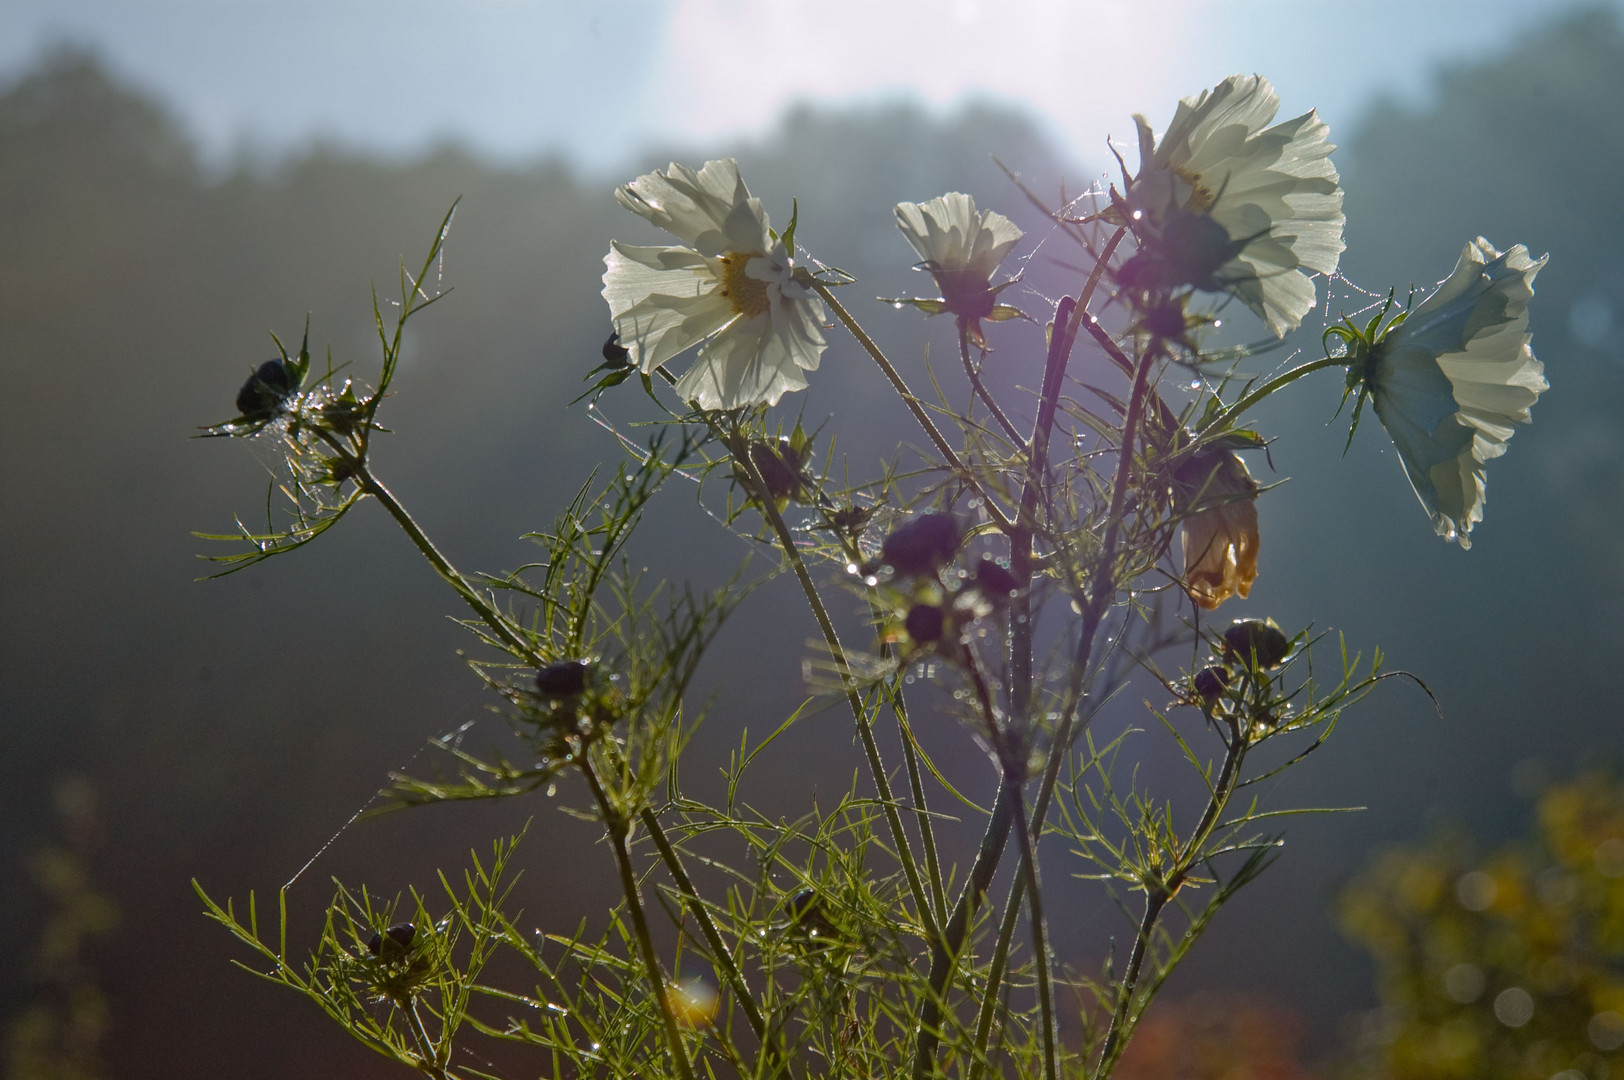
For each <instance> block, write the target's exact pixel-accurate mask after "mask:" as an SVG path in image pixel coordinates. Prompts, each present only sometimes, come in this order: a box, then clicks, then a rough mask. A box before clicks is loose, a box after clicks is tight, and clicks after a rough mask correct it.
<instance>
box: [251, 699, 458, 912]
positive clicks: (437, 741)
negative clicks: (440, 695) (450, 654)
mask: <svg viewBox="0 0 1624 1080" xmlns="http://www.w3.org/2000/svg"><path fill="white" fill-rule="evenodd" d="M480 719H481V718H480V717H478V716H475V717H473V718H471V719H468V720H465V721H463V722H462V723H461V724H459V725H458V726H457V727H455V728H453V729H452V730H451V731H450V732H448V733H446V734H444V735H440V736H437V737H435V738H433V739H430V740H428V741H427V742H425V743H423V744H422V745H421V746H419V747H418V748H417V749H416V750H414V751H412V753H411V754H410V755H409V756H408V757H407V758H406V760H405V761H403V762H401V763H400V764H399V765H397V766H396V767H395V768H393V769H391V770H390V773H389V774H390V775H392V776H393V775H398V774H401V773H406V772H408V771H409V770H410V769H411V767H412V765H414V764H415V763H416V762H417V760H418V758H420V757H422V756H423V753H424V752H425V751H427V750H431V749H435V750H438V749H441V748H445V749H452V750H455V749H457V748H458V747H460V746H461V745H462V742H463V739H464V738H465V737H466V736H467V735H468V733H469V732H470V731H472V730H473V729H474V727H475V725H477V724H478V723H479V721H480ZM388 791H389V788H388V787H387V786H385V787H381V788H379V789H378V790H377V791H375V792H373V793H372V794H371V795H370V796H369V797H368V798H367V800H366V801H365V802H363V803H362V804H361V805H360V806H358V807H356V809H355V812H354V813H352V814H351V815H350V816H349V817H347V818H345V819H344V821H343V823H342V824H341V825H339V827H338V829H337V830H336V831H334V833H333V835H331V836H329V837H328V838H327V839H326V840H325V841H324V842H323V843H322V845H321V846H320V847H319V848H317V849H316V852H315V854H313V855H311V856H310V858H308V859H306V860H305V863H304V865H303V866H301V867H299V869H298V870H296V871H294V873H293V876H292V877H290V878H288V880H287V882H286V883H285V884H284V885H283V886H282V888H283V890H284V891H285V890H288V889H291V888H292V887H293V886H294V883H295V882H297V881H298V880H299V879H300V878H301V877H303V876H304V873H305V871H306V870H309V869H310V868H311V867H312V866H314V865H315V864H316V861H317V860H318V859H320V858H321V857H322V856H323V855H325V854H326V853H327V849H328V848H330V847H332V846H333V845H334V844H335V843H337V842H338V838H339V837H341V836H343V835H344V834H345V833H346V832H347V831H349V828H350V826H352V825H354V824H355V823H356V822H357V821H358V820H360V818H361V816H362V815H363V814H365V813H366V812H367V811H368V810H371V809H372V808H373V807H374V806H376V805H377V804H378V800H379V799H381V798H383V797H384V796H385V795H386V794H387V793H388Z"/></svg>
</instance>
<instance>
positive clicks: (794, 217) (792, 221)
mask: <svg viewBox="0 0 1624 1080" xmlns="http://www.w3.org/2000/svg"><path fill="white" fill-rule="evenodd" d="M789 205H790V211H789V224H788V225H786V226H785V227H784V235H783V238H782V239H783V241H784V252H785V254H787V255H788V256H789V257H790V258H792V259H793V258H794V257H795V226H796V225H798V224H800V220H801V203H800V200H799V199H791V200H790V202H789Z"/></svg>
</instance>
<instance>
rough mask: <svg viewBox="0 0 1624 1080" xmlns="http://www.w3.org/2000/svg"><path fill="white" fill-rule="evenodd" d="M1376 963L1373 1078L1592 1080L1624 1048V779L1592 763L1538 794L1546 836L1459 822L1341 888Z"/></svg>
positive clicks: (1368, 1058) (1368, 1048)
mask: <svg viewBox="0 0 1624 1080" xmlns="http://www.w3.org/2000/svg"><path fill="white" fill-rule="evenodd" d="M1339 912H1340V916H1341V923H1342V927H1343V930H1344V931H1345V932H1346V933H1347V934H1348V936H1349V937H1350V938H1352V939H1353V940H1354V941H1356V942H1358V943H1359V944H1360V945H1362V946H1363V947H1364V948H1366V949H1367V950H1369V952H1370V953H1371V955H1372V956H1373V957H1374V958H1375V960H1376V967H1377V990H1378V993H1379V996H1380V1001H1381V1005H1380V1007H1379V1008H1378V1009H1377V1010H1376V1011H1374V1012H1372V1013H1371V1014H1370V1015H1369V1016H1368V1018H1367V1021H1366V1024H1365V1026H1364V1030H1363V1032H1362V1033H1361V1034H1362V1038H1361V1044H1362V1045H1361V1046H1360V1051H1361V1053H1360V1057H1361V1058H1362V1059H1363V1069H1362V1070H1361V1071H1360V1073H1359V1075H1363V1076H1373V1077H1383V1078H1389V1080H1452V1078H1456V1077H1460V1078H1466V1077H1471V1078H1474V1080H1545V1078H1548V1077H1559V1078H1560V1080H1582V1078H1583V1080H1588V1078H1590V1077H1598V1076H1599V1077H1605V1076H1607V1075H1609V1073H1610V1072H1611V1071H1612V1070H1611V1069H1610V1068H1609V1063H1612V1064H1615V1065H1616V1063H1617V1062H1618V1055H1617V1053H1616V1051H1618V1050H1619V1048H1620V1047H1624V781H1621V780H1620V778H1619V777H1618V776H1617V774H1616V773H1615V774H1608V773H1605V772H1601V771H1592V772H1586V773H1584V774H1583V775H1581V776H1580V777H1579V778H1577V779H1576V780H1572V781H1568V782H1565V783H1559V784H1556V785H1553V786H1552V787H1550V788H1549V789H1548V790H1547V791H1545V792H1544V794H1542V795H1541V796H1540V798H1539V801H1538V813H1537V829H1536V830H1535V833H1534V835H1532V836H1529V837H1525V838H1521V839H1519V840H1517V841H1514V842H1512V843H1509V844H1504V845H1501V846H1498V847H1494V848H1492V849H1488V850H1485V849H1484V848H1483V847H1482V845H1481V844H1479V843H1478V842H1476V841H1474V840H1473V839H1471V838H1470V837H1469V836H1467V835H1465V834H1463V833H1462V832H1460V831H1458V830H1449V831H1445V832H1442V833H1440V835H1438V836H1436V837H1434V838H1433V839H1432V840H1430V841H1429V842H1427V843H1425V844H1421V845H1416V846H1410V847H1401V848H1396V849H1393V850H1389V851H1385V852H1383V853H1382V854H1380V855H1379V856H1378V857H1377V858H1375V859H1374V860H1373V861H1372V862H1371V864H1370V865H1369V866H1368V867H1367V868H1366V869H1365V870H1364V871H1363V872H1362V873H1361V874H1360V875H1359V876H1358V877H1357V878H1356V879H1354V881H1353V882H1352V884H1350V885H1349V886H1348V888H1347V889H1346V890H1345V891H1344V892H1343V894H1342V896H1341V900H1340V904H1339Z"/></svg>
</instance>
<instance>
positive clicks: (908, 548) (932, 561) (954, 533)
mask: <svg viewBox="0 0 1624 1080" xmlns="http://www.w3.org/2000/svg"><path fill="white" fill-rule="evenodd" d="M960 536H961V531H960V529H959V519H958V518H956V517H954V516H953V515H952V514H942V513H933V514H921V515H920V516H919V517H916V518H914V519H913V520H912V521H910V522H908V523H907V524H906V525H903V526H901V527H900V528H898V529H897V530H896V531H895V532H893V533H891V535H890V536H887V537H886V538H885V541H884V543H883V544H881V545H880V558H879V561H880V562H881V563H884V564H887V565H889V566H890V567H891V569H892V570H894V571H896V572H897V573H898V574H902V575H904V576H910V577H922V576H924V575H925V574H932V573H935V572H936V571H937V570H939V569H940V568H941V567H943V566H946V565H947V564H948V563H950V562H952V561H953V556H955V555H957V554H958V553H959V538H960Z"/></svg>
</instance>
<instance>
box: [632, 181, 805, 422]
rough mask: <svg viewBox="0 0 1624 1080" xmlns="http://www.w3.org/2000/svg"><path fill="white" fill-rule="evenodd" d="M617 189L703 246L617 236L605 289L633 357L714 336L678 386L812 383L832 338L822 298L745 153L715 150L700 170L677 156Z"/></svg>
mask: <svg viewBox="0 0 1624 1080" xmlns="http://www.w3.org/2000/svg"><path fill="white" fill-rule="evenodd" d="M615 196H616V198H617V199H619V200H620V202H621V204H622V205H623V206H625V207H627V208H628V209H630V210H633V211H635V212H636V213H638V214H640V215H642V216H643V217H645V218H647V219H648V220H649V221H651V222H653V223H654V224H656V225H659V226H660V227H661V228H663V229H666V230H667V231H669V232H671V233H672V234H674V235H675V236H677V237H678V238H679V239H682V240H686V241H688V243H690V244H692V245H693V247H691V248H690V247H642V246H637V245H633V244H623V243H621V242H620V241H618V240H615V241H611V242H610V246H609V253H608V254H607V255H606V256H604V260H603V261H604V275H603V297H604V300H605V301H607V302H608V304H609V314H610V317H611V318H612V319H613V320H614V327H615V333H616V334H617V335H619V339H620V344H621V346H622V347H623V348H625V349H626V350H627V353H628V358H629V359H630V361H631V362H632V363H633V364H634V365H636V366H637V367H638V368H639V369H640V370H641V371H642V372H643V373H645V374H650V373H652V372H653V371H654V370H655V369H656V368H658V367H660V366H661V365H662V364H664V363H665V362H666V361H668V360H670V359H671V358H672V357H674V356H676V355H678V354H679V353H681V352H683V351H684V350H686V349H688V348H691V347H692V346H694V345H699V344H701V343H703V348H702V349H701V350H700V352H699V357H698V359H697V360H696V361H695V362H694V365H693V367H691V368H690V369H689V370H688V371H687V373H686V374H684V375H683V376H682V377H681V378H680V379H679V380H678V381H677V385H676V390H677V393H678V394H680V395H681V396H682V399H683V400H684V401H688V402H692V403H693V404H695V405H696V406H698V407H699V408H702V409H735V408H741V407H745V406H751V405H775V404H777V403H778V399H779V398H780V397H782V396H783V395H784V394H785V393H786V392H788V391H790V390H802V389H805V388H806V377H805V376H804V375H803V374H802V372H803V371H811V370H814V369H816V368H817V366H818V362H819V360H820V358H821V355H822V352H823V349H824V347H825V342H824V339H823V333H822V330H821V329H820V325H821V323H822V322H823V317H824V311H823V304H822V302H821V301H819V300H818V298H817V296H816V295H814V294H813V292H812V291H811V290H810V289H809V288H807V287H806V286H805V285H802V284H801V283H800V282H797V281H796V280H795V268H794V265H793V263H792V262H791V261H790V257H789V254H788V252H786V251H785V250H784V245H783V244H782V243H780V242H778V241H775V240H773V239H772V234H771V226H770V224H769V223H768V220H767V215H766V213H765V212H764V211H763V210H762V208H761V203H760V201H759V200H757V199H754V198H752V197H751V196H750V193H749V190H748V189H746V188H745V186H744V181H743V180H741V179H740V178H739V171H738V166H737V164H735V163H734V162H733V161H732V159H724V160H721V161H710V162H706V163H705V166H704V167H703V168H701V169H700V170H699V171H698V172H695V171H694V170H692V169H689V168H687V167H686V166H683V165H677V164H673V165H671V166H670V167H669V168H668V169H666V170H665V171H664V172H655V173H648V174H646V175H643V176H640V177H638V178H637V179H636V180H633V181H632V182H631V183H629V184H625V185H623V186H621V187H620V188H619V189H617V190H616V192H615ZM730 273H731V274H732V277H731V278H730V277H729V275H730ZM730 280H731V282H732V284H733V287H734V288H735V289H736V290H737V292H736V294H735V295H734V296H732V297H730V296H729V295H728V288H729V285H728V283H729V281H730ZM747 286H748V287H747Z"/></svg>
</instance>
